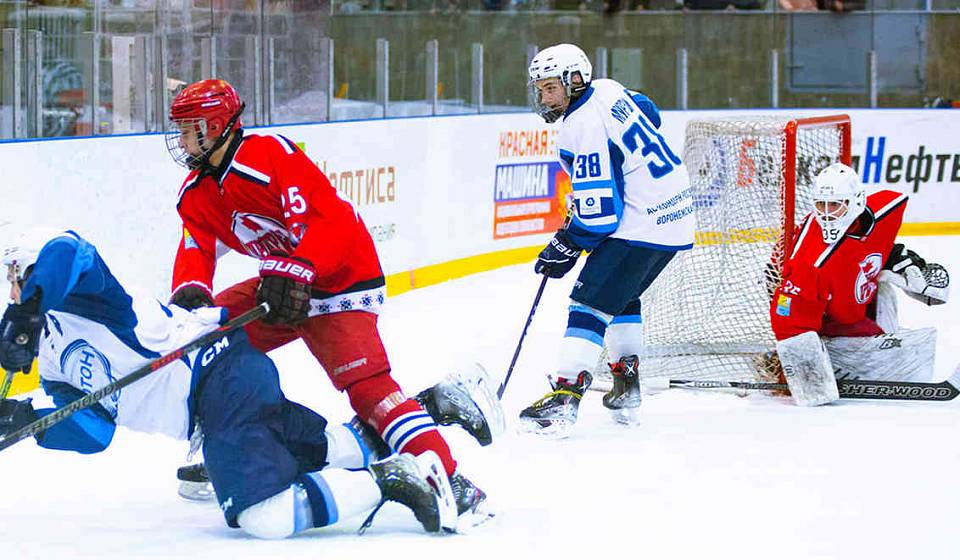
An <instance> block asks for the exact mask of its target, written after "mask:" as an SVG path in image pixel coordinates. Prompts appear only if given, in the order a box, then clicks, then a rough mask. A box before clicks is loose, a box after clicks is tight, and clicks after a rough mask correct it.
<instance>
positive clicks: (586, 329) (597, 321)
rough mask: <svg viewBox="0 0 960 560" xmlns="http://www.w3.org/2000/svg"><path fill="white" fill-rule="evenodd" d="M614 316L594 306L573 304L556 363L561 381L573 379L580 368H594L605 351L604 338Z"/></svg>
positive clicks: (591, 369) (590, 369)
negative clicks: (601, 353)
mask: <svg viewBox="0 0 960 560" xmlns="http://www.w3.org/2000/svg"><path fill="white" fill-rule="evenodd" d="M611 318H612V317H611V316H610V315H607V314H606V313H604V312H602V311H598V310H596V309H594V308H592V307H589V306H586V305H583V304H581V303H577V302H573V303H571V305H570V314H569V316H568V318H567V330H566V332H565V333H564V335H563V340H562V341H561V342H560V358H559V361H558V364H557V375H558V376H559V378H560V379H561V380H564V381H569V382H573V381H574V380H575V379H576V378H577V375H579V373H580V372H581V371H593V368H594V366H596V365H597V358H598V357H599V356H600V352H602V351H603V337H604V335H605V334H606V332H607V325H609V324H610V319H611Z"/></svg>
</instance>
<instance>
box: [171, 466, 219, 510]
mask: <svg viewBox="0 0 960 560" xmlns="http://www.w3.org/2000/svg"><path fill="white" fill-rule="evenodd" d="M177 480H179V481H180V485H179V486H178V487H177V494H180V497H181V498H184V499H187V500H195V501H206V500H212V499H213V498H214V497H216V495H215V494H214V492H213V484H210V477H209V476H207V468H206V467H205V466H204V465H203V463H196V464H194V465H186V466H184V467H180V468H179V469H177Z"/></svg>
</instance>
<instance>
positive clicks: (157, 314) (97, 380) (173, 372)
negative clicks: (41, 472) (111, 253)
mask: <svg viewBox="0 0 960 560" xmlns="http://www.w3.org/2000/svg"><path fill="white" fill-rule="evenodd" d="M37 289H40V293H41V302H40V310H41V311H42V312H44V313H45V314H46V327H45V328H44V331H43V337H42V339H41V341H40V355H39V358H38V369H39V373H40V379H41V383H42V386H43V388H44V390H45V391H46V392H47V393H48V394H50V395H51V396H52V397H53V399H54V402H55V403H56V404H57V406H58V407H61V406H64V405H65V404H67V403H69V402H71V401H73V400H76V399H77V398H80V397H82V396H83V395H84V394H86V393H90V392H93V391H94V390H96V389H99V388H100V387H103V386H104V385H106V384H108V383H111V382H113V381H116V380H117V379H119V378H121V377H123V376H124V375H127V374H129V373H131V372H133V371H134V370H136V369H137V368H139V367H141V366H143V365H145V364H147V363H148V362H150V361H151V360H153V359H155V358H158V357H160V356H162V355H163V354H166V353H169V352H171V351H173V350H176V349H177V348H179V347H181V346H183V345H184V344H186V343H187V342H189V341H191V340H193V339H195V338H196V337H198V336H200V335H202V334H204V333H207V332H210V331H212V330H214V329H216V328H217V327H218V326H219V325H220V323H221V321H223V320H224V319H225V316H226V313H225V311H224V310H222V309H220V308H203V309H198V310H195V311H192V312H188V311H185V310H183V309H181V308H179V307H176V306H166V305H164V304H162V303H161V302H160V301H158V300H156V299H154V298H151V297H137V298H134V297H131V296H130V295H129V294H128V293H127V292H126V290H124V288H123V286H121V285H120V283H119V282H118V281H117V280H116V278H114V276H113V274H111V272H110V270H109V269H108V268H107V265H106V263H104V261H103V259H102V258H101V257H100V255H99V254H98V253H97V251H96V248H95V247H94V246H93V245H91V244H90V243H88V242H86V241H85V240H83V239H82V238H80V237H79V236H78V235H77V234H75V233H73V232H65V233H63V234H61V235H59V236H57V237H54V238H53V239H51V240H50V241H48V242H47V243H46V245H44V246H43V249H42V250H41V251H40V253H39V255H38V257H37V261H36V263H35V264H34V266H33V268H32V270H31V272H30V275H29V276H28V277H27V281H26V282H25V284H24V288H23V293H22V298H23V300H27V299H29V298H31V297H33V295H34V294H36V292H37ZM195 355H196V353H194V354H192V355H190V356H187V357H185V358H184V359H181V360H178V361H176V362H173V363H171V364H169V365H167V366H166V367H164V368H162V369H159V370H157V371H155V372H153V373H151V374H149V375H147V376H146V377H144V378H142V379H140V380H139V381H137V382H136V383H132V384H131V385H129V386H127V387H126V388H124V389H122V390H121V391H119V392H117V393H114V394H113V395H110V396H108V397H105V398H104V399H103V400H101V401H100V402H99V403H98V404H97V405H94V406H92V407H90V408H88V409H86V410H82V411H80V412H78V413H76V414H74V415H72V416H70V417H69V418H68V419H67V420H65V421H63V422H61V423H59V424H56V425H54V426H52V427H51V428H49V429H48V430H47V431H46V432H45V433H44V435H43V436H42V437H41V438H39V439H38V441H39V443H40V445H42V446H44V447H49V448H54V449H70V450H75V451H80V452H82V453H94V452H97V451H101V450H103V449H105V448H106V447H107V445H109V443H110V440H111V439H112V437H113V432H114V429H115V426H116V425H122V426H127V427H128V428H130V429H132V430H137V431H141V432H148V433H162V434H166V435H168V436H172V437H174V438H180V439H184V438H186V437H187V434H188V432H189V427H190V426H189V425H190V418H189V397H190V390H191V377H192V368H191V364H192V362H193V357H194V356H195ZM52 410H53V409H47V410H43V409H41V410H38V413H39V414H40V415H45V414H48V413H49V412H51V411H52Z"/></svg>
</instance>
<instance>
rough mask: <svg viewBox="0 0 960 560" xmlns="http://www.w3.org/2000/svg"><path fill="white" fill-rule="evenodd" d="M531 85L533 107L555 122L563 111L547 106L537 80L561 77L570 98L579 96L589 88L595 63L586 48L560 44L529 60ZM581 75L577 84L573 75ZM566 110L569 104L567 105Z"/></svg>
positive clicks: (549, 120) (546, 118)
mask: <svg viewBox="0 0 960 560" xmlns="http://www.w3.org/2000/svg"><path fill="white" fill-rule="evenodd" d="M527 73H528V74H529V76H530V81H529V85H530V87H531V88H533V99H534V101H533V108H534V110H535V111H536V112H537V114H538V115H540V116H541V117H543V119H544V120H545V121H547V122H554V121H556V120H557V119H559V118H560V116H561V115H562V114H563V111H562V110H558V109H556V108H552V107H548V106H546V105H544V104H543V103H542V101H541V99H540V92H539V91H538V90H537V88H536V83H537V82H538V81H540V80H545V79H547V78H559V79H560V84H561V85H563V87H564V89H566V92H567V97H568V99H570V100H573V99H576V98H577V97H579V96H580V95H581V94H582V93H583V92H584V91H586V89H587V87H589V86H590V79H591V78H592V77H593V65H592V64H590V59H589V58H587V55H586V53H584V52H583V50H582V49H581V48H580V47H578V46H576V45H571V44H569V43H561V44H559V45H554V46H552V47H548V48H546V49H543V50H542V51H540V52H538V53H537V55H536V56H535V57H533V60H531V61H530V68H528V69H527ZM575 75H579V76H580V83H574V80H573V77H574V76H575ZM564 109H566V107H564Z"/></svg>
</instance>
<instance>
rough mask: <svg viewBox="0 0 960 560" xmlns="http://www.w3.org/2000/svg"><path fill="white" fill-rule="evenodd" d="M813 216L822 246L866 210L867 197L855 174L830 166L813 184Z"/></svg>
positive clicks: (836, 166) (841, 233) (843, 231)
mask: <svg viewBox="0 0 960 560" xmlns="http://www.w3.org/2000/svg"><path fill="white" fill-rule="evenodd" d="M812 194H813V216H814V218H816V220H817V223H819V224H820V230H821V232H822V233H823V240H824V241H825V242H826V243H833V242H835V241H838V240H839V239H840V238H841V237H843V234H844V233H846V232H847V229H848V228H849V227H850V225H851V224H853V222H854V220H856V219H857V217H859V216H860V214H862V213H863V211H864V209H865V208H866V207H867V194H866V189H865V188H864V186H863V183H861V182H860V178H859V177H857V172H856V171H854V170H853V169H852V168H851V167H848V166H846V165H844V164H842V163H834V164H832V165H830V166H828V167H827V168H825V169H824V170H823V171H821V172H820V173H818V174H817V177H816V179H814V181H813V193H812Z"/></svg>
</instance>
